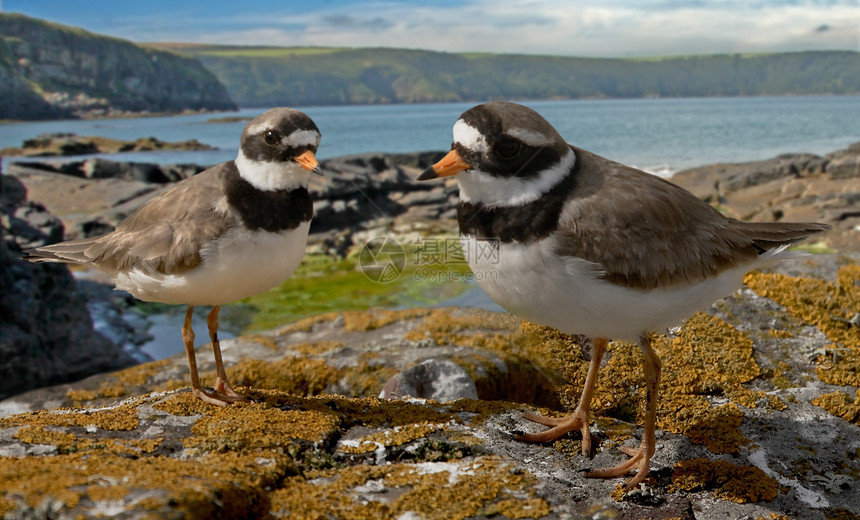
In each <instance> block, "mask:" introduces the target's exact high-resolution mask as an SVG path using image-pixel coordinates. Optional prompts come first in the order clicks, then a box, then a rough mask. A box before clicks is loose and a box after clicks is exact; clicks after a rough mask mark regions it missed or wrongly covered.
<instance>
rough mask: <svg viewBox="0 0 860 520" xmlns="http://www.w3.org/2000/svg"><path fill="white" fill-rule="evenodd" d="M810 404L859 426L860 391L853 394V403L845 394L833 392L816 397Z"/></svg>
mask: <svg viewBox="0 0 860 520" xmlns="http://www.w3.org/2000/svg"><path fill="white" fill-rule="evenodd" d="M812 404H814V405H815V406H820V407H821V408H824V409H825V410H827V411H828V412H830V413H831V414H833V415H835V416H836V417H840V418H842V419H845V420H846V421H848V422H853V423H855V424H857V425H858V426H860V389H858V390H857V391H856V392H855V396H854V401H851V396H849V395H848V394H846V393H843V392H833V393H830V394H824V395H822V396H819V397H816V398H815V399H813V400H812Z"/></svg>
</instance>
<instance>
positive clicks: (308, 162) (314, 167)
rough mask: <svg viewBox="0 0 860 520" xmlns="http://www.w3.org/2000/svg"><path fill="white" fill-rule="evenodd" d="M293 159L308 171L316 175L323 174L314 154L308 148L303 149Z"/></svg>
mask: <svg viewBox="0 0 860 520" xmlns="http://www.w3.org/2000/svg"><path fill="white" fill-rule="evenodd" d="M293 160H294V161H296V162H297V163H299V165H300V166H301V167H302V168H304V169H305V170H307V171H309V172H313V173H316V174H317V175H322V174H323V172H322V168H320V163H319V161H317V158H316V156H315V155H314V153H313V152H312V151H310V150H305V151H304V152H302V153H301V154H299V155H297V156H295V157H293Z"/></svg>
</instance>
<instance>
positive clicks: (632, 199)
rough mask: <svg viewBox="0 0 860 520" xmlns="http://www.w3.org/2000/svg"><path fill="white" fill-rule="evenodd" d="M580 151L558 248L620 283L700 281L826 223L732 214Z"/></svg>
mask: <svg viewBox="0 0 860 520" xmlns="http://www.w3.org/2000/svg"><path fill="white" fill-rule="evenodd" d="M575 151H576V153H577V154H578V156H579V157H578V158H579V160H581V161H583V163H582V165H581V166H580V172H579V174H580V179H579V182H578V184H577V186H576V188H575V192H574V195H575V196H574V198H573V199H572V200H571V201H570V202H569V203H568V205H567V206H566V207H565V209H564V211H563V213H562V216H561V222H560V227H559V231H558V235H557V238H558V244H559V245H558V252H559V253H560V254H564V255H568V256H576V257H579V258H583V259H585V260H588V261H590V262H594V263H596V264H599V265H600V268H601V269H602V271H603V272H604V276H605V278H606V279H607V280H609V281H611V282H613V283H616V284H619V285H624V286H628V287H635V288H641V289H651V288H654V287H657V286H666V285H673V284H682V283H690V282H696V281H701V280H703V279H705V278H707V277H710V276H713V275H715V274H716V273H718V272H720V271H722V270H723V269H726V268H731V267H734V266H738V265H743V264H745V263H749V262H751V261H752V260H754V259H755V258H756V257H757V256H758V255H760V254H762V253H764V252H765V251H767V250H769V249H772V248H774V247H779V246H782V245H787V244H790V243H792V242H795V241H797V240H801V239H803V238H805V237H806V236H808V235H810V234H813V233H818V232H820V231H824V230H826V229H828V228H829V226H826V225H824V224H805V223H745V222H741V221H738V220H735V219H730V218H727V217H725V216H723V215H722V214H721V213H720V212H719V211H717V210H716V209H714V208H712V207H711V206H709V205H708V204H706V203H705V202H703V201H701V200H699V199H698V198H696V197H695V196H694V195H692V194H691V193H689V192H688V191H686V190H684V189H682V188H680V187H678V186H676V185H674V184H672V183H670V182H668V181H666V180H664V179H661V178H659V177H656V176H653V175H649V174H647V173H645V172H642V171H639V170H636V169H635V168H630V167H628V166H624V165H622V164H619V163H615V162H613V161H610V160H608V159H604V158H602V157H600V156H597V155H594V154H591V153H589V152H586V151H584V150H579V149H576V150H575Z"/></svg>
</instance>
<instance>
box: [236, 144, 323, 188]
mask: <svg viewBox="0 0 860 520" xmlns="http://www.w3.org/2000/svg"><path fill="white" fill-rule="evenodd" d="M236 168H238V169H239V175H241V176H242V178H243V179H245V180H246V181H248V182H250V183H251V185H252V186H254V187H255V188H257V189H258V190H263V191H275V190H292V189H295V188H307V187H308V180H310V175H311V172H309V171H307V170H306V169H304V168H302V167H301V166H300V165H299V164H298V163H297V162H295V161H286V162H268V161H257V160H254V159H249V158H248V157H247V156H246V155H245V154H244V153H243V152H242V150H241V149H240V150H239V155H238V156H237V157H236Z"/></svg>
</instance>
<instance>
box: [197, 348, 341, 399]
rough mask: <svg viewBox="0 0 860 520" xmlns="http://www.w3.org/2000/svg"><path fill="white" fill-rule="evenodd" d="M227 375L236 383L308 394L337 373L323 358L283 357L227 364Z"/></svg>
mask: <svg viewBox="0 0 860 520" xmlns="http://www.w3.org/2000/svg"><path fill="white" fill-rule="evenodd" d="M212 375H214V374H212ZM230 377H231V378H232V381H233V382H234V383H235V384H237V385H242V386H249V387H255V388H266V389H270V390H283V391H285V392H289V393H292V394H296V395H306V396H310V395H316V394H319V393H322V392H323V391H324V390H325V389H326V386H328V385H329V384H330V383H332V382H335V381H337V380H338V379H339V378H340V374H339V371H338V370H337V369H336V368H334V367H331V366H329V365H328V364H327V363H326V362H325V361H324V360H319V359H308V358H294V357H286V358H284V359H281V360H278V361H263V360H260V359H246V360H243V361H240V362H239V363H237V364H236V365H235V366H233V367H231V368H230Z"/></svg>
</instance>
